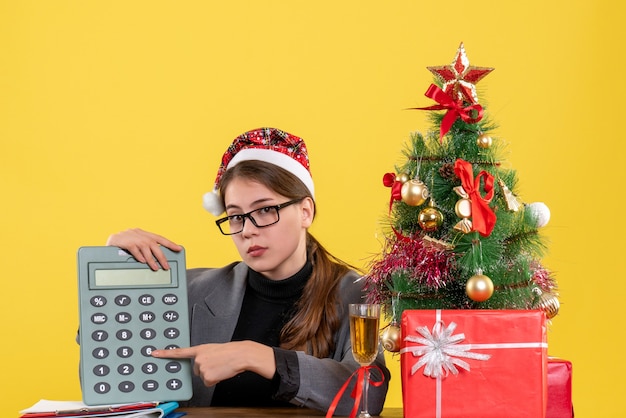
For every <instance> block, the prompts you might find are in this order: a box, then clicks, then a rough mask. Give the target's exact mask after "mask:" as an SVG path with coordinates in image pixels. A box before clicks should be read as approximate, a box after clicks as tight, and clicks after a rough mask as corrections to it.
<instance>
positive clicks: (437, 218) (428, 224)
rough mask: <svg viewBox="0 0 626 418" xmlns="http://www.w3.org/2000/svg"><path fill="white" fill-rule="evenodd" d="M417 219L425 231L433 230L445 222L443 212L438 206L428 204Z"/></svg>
mask: <svg viewBox="0 0 626 418" xmlns="http://www.w3.org/2000/svg"><path fill="white" fill-rule="evenodd" d="M417 221H418V222H419V224H420V227H421V228H422V229H423V230H424V231H426V232H433V231H436V230H437V229H439V227H440V226H441V224H442V223H443V214H442V213H441V211H439V209H437V208H436V207H434V206H428V207H427V208H424V209H422V211H421V212H420V213H419V215H418V217H417Z"/></svg>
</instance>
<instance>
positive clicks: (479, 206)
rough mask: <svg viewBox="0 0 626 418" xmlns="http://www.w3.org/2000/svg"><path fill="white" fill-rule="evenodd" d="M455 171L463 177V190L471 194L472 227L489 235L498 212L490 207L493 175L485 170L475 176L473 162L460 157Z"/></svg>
mask: <svg viewBox="0 0 626 418" xmlns="http://www.w3.org/2000/svg"><path fill="white" fill-rule="evenodd" d="M454 173H455V174H456V175H457V177H459V178H460V179H461V184H462V185H463V190H465V192H466V193H467V194H468V195H469V200H470V202H471V203H472V229H473V230H474V231H478V232H479V233H480V235H482V236H483V237H488V236H489V234H491V231H493V227H494V226H495V224H496V214H495V213H494V212H493V210H491V208H490V207H489V202H491V199H493V193H494V187H493V184H494V179H493V176H492V175H491V174H489V173H487V172H486V171H484V170H483V171H481V172H480V173H478V175H477V176H476V177H475V178H474V171H473V169H472V164H470V163H468V162H467V161H464V160H461V159H460V158H459V159H457V160H456V162H455V163H454ZM481 179H483V190H484V192H485V196H484V197H483V196H482V195H481V194H480V181H481Z"/></svg>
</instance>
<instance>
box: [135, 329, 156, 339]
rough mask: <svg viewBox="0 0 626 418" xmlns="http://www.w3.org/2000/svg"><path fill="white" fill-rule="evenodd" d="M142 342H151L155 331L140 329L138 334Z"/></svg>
mask: <svg viewBox="0 0 626 418" xmlns="http://www.w3.org/2000/svg"><path fill="white" fill-rule="evenodd" d="M139 335H141V338H143V339H144V340H151V339H153V338H154V337H156V331H155V330H153V329H151V328H146V329H142V330H141V332H140V333H139Z"/></svg>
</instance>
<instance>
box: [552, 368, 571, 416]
mask: <svg viewBox="0 0 626 418" xmlns="http://www.w3.org/2000/svg"><path fill="white" fill-rule="evenodd" d="M573 416H574V406H573V404H572V363H571V362H570V361H567V360H563V359H560V358H556V357H548V406H547V409H546V418H572V417H573Z"/></svg>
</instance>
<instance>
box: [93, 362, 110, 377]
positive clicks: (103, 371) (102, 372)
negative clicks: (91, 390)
mask: <svg viewBox="0 0 626 418" xmlns="http://www.w3.org/2000/svg"><path fill="white" fill-rule="evenodd" d="M110 371H111V369H109V366H107V365H104V364H99V365H97V366H96V367H94V368H93V374H95V375H96V376H106V375H107V374H109V372H110Z"/></svg>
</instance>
